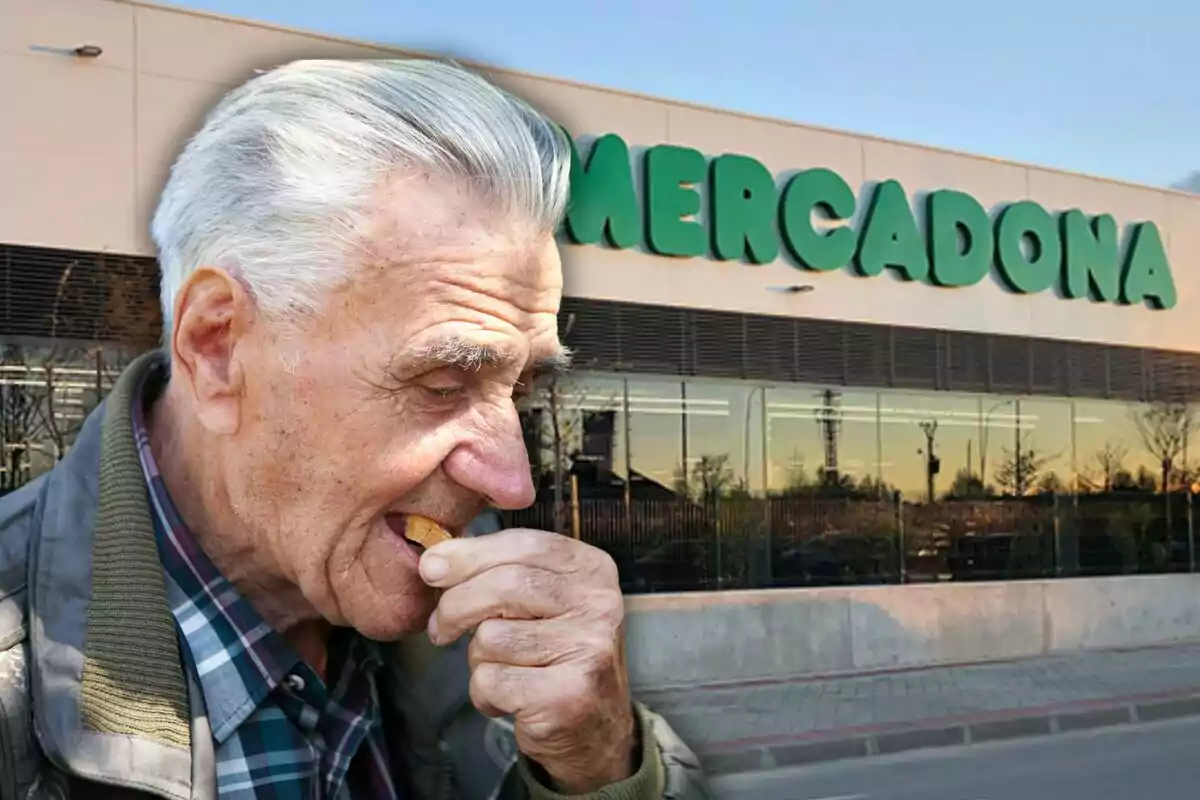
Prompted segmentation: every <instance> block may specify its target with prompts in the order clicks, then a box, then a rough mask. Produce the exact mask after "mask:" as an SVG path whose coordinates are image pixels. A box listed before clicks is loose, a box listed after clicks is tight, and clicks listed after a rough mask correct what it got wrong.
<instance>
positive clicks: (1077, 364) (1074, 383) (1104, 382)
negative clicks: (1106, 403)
mask: <svg viewBox="0 0 1200 800" xmlns="http://www.w3.org/2000/svg"><path fill="white" fill-rule="evenodd" d="M1067 352H1068V353H1069V358H1068V362H1067V364H1068V369H1069V373H1070V381H1071V395H1073V396H1075V397H1108V357H1107V355H1106V353H1105V348H1104V346H1103V345H1098V344H1087V343H1084V342H1071V343H1069V344H1068V345H1067Z"/></svg>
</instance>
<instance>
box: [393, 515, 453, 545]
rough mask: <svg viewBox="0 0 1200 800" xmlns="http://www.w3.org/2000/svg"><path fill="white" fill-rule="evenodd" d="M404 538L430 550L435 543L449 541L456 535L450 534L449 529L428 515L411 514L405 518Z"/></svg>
mask: <svg viewBox="0 0 1200 800" xmlns="http://www.w3.org/2000/svg"><path fill="white" fill-rule="evenodd" d="M404 538H405V539H408V540H409V541H410V542H414V543H416V544H419V545H421V547H424V548H425V549H426V550H428V549H429V548H431V547H433V546H434V545H435V544H441V543H442V542H448V541H450V540H451V539H452V538H454V537H452V536H451V535H450V532H449V531H447V530H446V529H445V528H443V527H442V526H441V525H438V524H437V523H436V522H434V521H433V520H431V519H429V518H428V517H422V516H419V515H417V514H410V515H409V516H408V518H407V519H405V520H404Z"/></svg>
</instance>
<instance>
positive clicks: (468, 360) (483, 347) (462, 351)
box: [390, 336, 571, 377]
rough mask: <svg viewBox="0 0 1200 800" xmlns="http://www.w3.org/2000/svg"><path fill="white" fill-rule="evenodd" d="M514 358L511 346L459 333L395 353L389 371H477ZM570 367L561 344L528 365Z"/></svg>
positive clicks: (559, 369)
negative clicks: (487, 341) (507, 346)
mask: <svg viewBox="0 0 1200 800" xmlns="http://www.w3.org/2000/svg"><path fill="white" fill-rule="evenodd" d="M517 361H518V359H517V356H516V354H515V353H513V352H512V351H511V350H504V349H500V348H497V347H493V346H492V345H488V344H483V343H481V342H474V341H471V340H470V339H467V338H465V337H462V336H451V337H448V338H445V339H440V340H438V341H435V342H431V343H430V344H427V345H424V346H422V347H420V348H418V349H416V350H412V351H409V352H407V353H405V354H403V355H398V356H397V357H396V358H395V359H394V360H393V362H392V369H391V370H390V371H391V372H393V373H394V374H396V375H397V376H401V375H402V376H404V377H409V376H412V375H419V374H421V373H423V372H428V371H430V370H432V369H445V368H447V367H449V368H452V369H458V370H461V371H463V372H477V371H479V370H482V369H502V368H505V367H512V366H515V365H516V364H517ZM570 368H571V353H570V351H569V350H567V349H566V348H561V349H560V350H559V351H558V352H557V353H555V354H554V355H552V356H547V357H546V358H542V359H538V361H537V362H536V363H535V364H534V365H533V366H532V369H533V370H534V371H535V372H539V373H541V372H549V373H554V374H558V373H563V372H566V371H568V370H569V369H570Z"/></svg>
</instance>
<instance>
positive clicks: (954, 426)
mask: <svg viewBox="0 0 1200 800" xmlns="http://www.w3.org/2000/svg"><path fill="white" fill-rule="evenodd" d="M879 412H880V413H879V420H880V426H881V435H880V439H881V442H882V447H881V456H882V458H881V460H882V462H883V463H882V473H883V479H884V480H885V481H887V482H888V483H889V484H892V485H894V486H895V487H896V489H897V490H898V491H899V492H900V493H901V496H902V497H903V499H904V500H906V501H909V502H925V503H932V502H936V501H937V500H938V499H940V498H941V497H943V496H950V497H982V496H984V494H985V491H984V489H983V485H982V482H981V480H980V478H979V473H978V471H976V470H975V468H974V465H975V459H977V458H978V457H979V452H980V450H979V448H980V441H981V438H982V431H983V428H982V424H981V422H982V416H981V415H982V407H981V399H980V398H979V397H966V396H961V395H951V394H944V393H938V394H917V393H915V392H914V393H907V392H905V393H894V394H892V393H887V394H883V395H881V397H880V409H879Z"/></svg>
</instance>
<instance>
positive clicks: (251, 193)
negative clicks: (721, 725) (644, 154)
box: [0, 60, 708, 800]
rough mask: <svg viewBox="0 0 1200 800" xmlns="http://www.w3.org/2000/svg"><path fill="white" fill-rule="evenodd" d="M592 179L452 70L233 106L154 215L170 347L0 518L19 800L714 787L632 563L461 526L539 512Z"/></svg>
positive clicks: (253, 85)
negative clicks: (524, 428)
mask: <svg viewBox="0 0 1200 800" xmlns="http://www.w3.org/2000/svg"><path fill="white" fill-rule="evenodd" d="M569 160H570V146H569V143H568V142H567V141H566V139H565V137H564V136H563V134H562V133H561V131H560V130H559V129H558V128H557V127H556V126H555V125H553V124H552V123H551V122H549V121H548V120H547V119H545V118H544V117H542V116H541V115H539V114H537V113H536V112H534V111H533V110H531V109H530V108H529V107H528V106H527V105H525V104H523V103H522V102H520V101H518V100H516V99H514V98H513V97H511V96H509V95H508V94H505V93H503V92H501V91H500V90H498V89H496V88H494V87H493V86H491V85H490V84H488V83H486V82H485V81H483V80H482V79H480V78H478V77H476V76H474V75H472V74H470V73H468V72H465V71H463V70H461V69H458V68H456V67H453V66H449V65H444V64H439V63H434V62H429V61H416V60H413V61H386V62H359V63H350V62H333V61H325V62H321V61H310V62H297V63H294V64H291V65H288V66H285V67H282V68H280V69H276V70H274V71H272V72H269V73H266V74H264V75H261V76H259V77H257V78H255V79H254V80H252V81H250V82H249V83H248V84H246V85H245V86H243V87H241V88H240V89H237V90H236V91H234V92H232V93H231V94H230V95H229V96H228V97H226V98H225V99H224V100H223V101H222V102H221V103H220V104H219V105H218V106H217V108H216V109H215V110H214V111H213V112H212V113H211V114H210V115H209V116H208V118H207V120H206V121H205V123H204V126H203V128H202V129H201V130H200V132H199V133H197V134H196V136H195V137H194V138H193V139H192V140H191V141H190V142H189V143H188V144H187V146H186V148H185V149H184V151H183V153H182V155H181V156H180V157H179V160H178V161H177V162H176V164H175V166H174V169H173V171H172V173H171V177H170V180H169V182H168V184H167V186H166V189H165V190H164V192H163V195H162V199H161V203H160V205H159V207H158V210H157V213H156V214H155V217H154V221H153V225H152V232H153V235H154V238H155V241H156V242H157V244H158V248H159V257H160V262H161V266H162V305H163V312H164V320H165V326H164V329H165V331H166V336H165V348H164V352H162V353H155V354H151V355H148V356H143V357H142V358H140V359H139V360H137V361H136V362H134V363H133V364H132V365H131V366H130V367H129V369H128V370H127V371H126V372H125V374H124V375H122V377H121V378H120V380H119V381H118V383H117V385H116V387H115V389H114V390H113V392H112V393H111V394H110V396H109V397H108V399H107V401H106V402H105V404H104V405H103V406H102V407H101V408H99V409H98V410H97V411H96V412H95V413H94V414H92V415H91V417H90V418H89V419H88V421H87V423H86V424H85V426H84V428H83V430H82V432H81V433H80V435H79V438H78V440H77V442H76V443H75V445H74V447H73V448H72V450H71V451H70V453H69V454H68V455H67V457H66V458H65V459H64V461H63V462H62V463H61V464H60V465H59V466H58V467H57V468H56V469H55V470H54V471H53V472H51V473H50V474H49V475H48V476H46V477H44V478H42V479H40V480H38V481H36V482H35V483H33V484H32V485H30V486H28V487H26V488H24V489H22V490H21V491H18V492H17V493H15V494H13V495H10V496H8V497H6V498H5V499H4V500H3V501H0V716H2V717H3V725H2V726H0V737H2V741H0V800H15V799H16V798H27V797H33V798H42V797H46V798H49V797H56V798H57V797H73V798H79V797H120V796H147V795H148V796H158V797H164V798H179V799H180V800H182V799H183V798H221V799H222V800H225V799H226V798H268V797H269V798H290V797H295V798H384V799H390V798H428V799H429V800H433V798H443V797H456V798H479V799H480V800H484V798H557V797H564V796H567V797H590V798H622V799H625V800H643V799H647V800H648V799H649V798H700V797H707V796H708V794H707V790H706V789H705V787H704V782H703V778H702V776H701V773H700V770H699V768H698V766H697V764H696V761H695V759H694V757H693V756H692V755H691V753H690V752H689V751H688V750H687V748H686V747H685V746H684V745H683V744H682V743H681V742H680V741H679V740H678V738H677V737H676V736H675V735H674V734H673V733H672V732H671V730H670V728H668V727H667V725H666V724H665V723H664V722H663V720H662V719H661V718H659V717H657V716H656V715H654V714H653V713H651V712H649V711H648V710H647V709H646V708H644V707H642V706H640V705H638V704H637V703H635V702H634V701H633V700H632V698H631V697H630V690H629V682H628V678H627V675H626V669H625V663H624V658H623V653H622V641H623V639H622V616H623V608H622V598H621V593H620V590H619V588H618V582H617V575H616V570H615V568H614V566H613V563H612V561H611V560H610V559H609V558H608V557H607V556H606V555H605V554H603V553H601V552H600V551H598V550H596V549H594V548H592V547H590V546H588V545H586V544H582V543H580V542H577V541H575V540H572V539H569V538H566V537H561V536H557V535H554V534H550V533H545V532H539V531H528V530H509V531H499V532H495V533H491V534H489V535H485V536H466V535H463V534H465V533H466V531H467V528H468V526H469V525H470V524H471V523H472V520H473V519H475V518H476V517H477V515H478V514H479V513H480V512H481V511H482V510H483V509H484V508H486V507H488V506H493V507H498V508H502V509H503V508H519V507H522V506H525V505H527V504H529V503H530V502H532V500H533V496H534V495H533V487H532V485H531V481H530V475H529V467H528V458H527V454H526V452H525V449H524V445H523V440H522V436H521V432H520V426H519V423H518V418H517V411H516V407H515V405H514V404H515V402H517V400H518V399H519V397H520V395H521V394H522V393H523V392H527V391H528V390H529V387H530V386H531V384H533V383H534V381H536V380H537V379H538V376H539V373H541V372H543V371H545V370H556V369H561V368H563V367H564V366H565V363H566V361H567V356H566V353H565V351H564V349H563V347H562V345H561V344H560V343H559V341H558V336H557V326H556V321H555V316H556V313H557V311H558V306H559V300H560V295H561V293H562V270H561V267H560V263H559V256H558V251H557V248H556V246H555V242H554V232H555V230H556V229H557V227H558V224H559V221H560V219H561V217H562V215H563V210H564V206H565V204H566V201H567V189H568V186H567V183H568V175H569ZM413 515H420V516H423V517H427V518H430V519H433V520H436V521H437V522H439V523H441V525H442V526H444V527H445V528H446V529H448V530H449V531H450V532H452V533H458V534H460V536H459V537H458V538H455V539H453V540H451V541H447V542H444V543H442V544H438V545H435V546H433V547H431V548H430V549H429V550H428V551H427V552H421V551H420V550H418V549H417V548H416V547H415V546H414V545H413V544H411V543H409V542H408V541H406V540H405V539H404V537H403V536H402V535H401V534H402V533H403V532H404V530H405V526H406V520H407V519H409V518H410V517H412V516H413ZM389 643H391V644H389ZM31 787H32V791H31Z"/></svg>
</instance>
